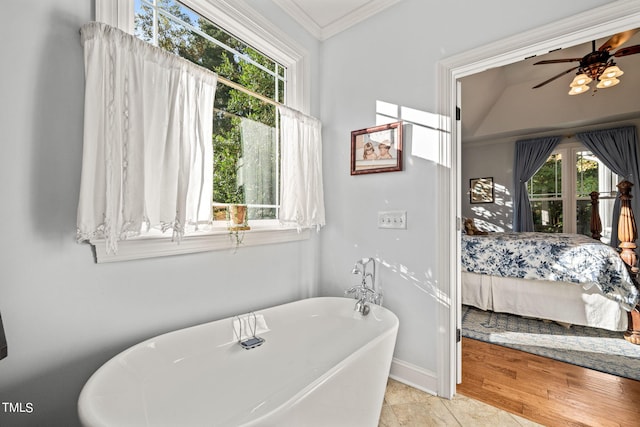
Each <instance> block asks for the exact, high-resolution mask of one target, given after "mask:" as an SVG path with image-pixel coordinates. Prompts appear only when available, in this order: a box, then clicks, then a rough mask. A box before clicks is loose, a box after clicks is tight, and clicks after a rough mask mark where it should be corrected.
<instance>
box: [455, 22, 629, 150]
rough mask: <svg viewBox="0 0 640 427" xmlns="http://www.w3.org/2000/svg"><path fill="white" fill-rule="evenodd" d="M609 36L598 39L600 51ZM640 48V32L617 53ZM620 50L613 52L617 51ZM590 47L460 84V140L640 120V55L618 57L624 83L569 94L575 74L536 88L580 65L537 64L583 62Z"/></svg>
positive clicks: (571, 49)
mask: <svg viewBox="0 0 640 427" xmlns="http://www.w3.org/2000/svg"><path fill="white" fill-rule="evenodd" d="M608 39H609V37H605V38H602V39H598V40H596V43H595V45H596V49H598V48H600V46H601V45H602V44H604V43H605V42H606V41H607V40H608ZM638 44H640V32H638V33H636V34H635V35H634V36H633V37H632V38H631V39H629V40H628V41H626V42H625V43H624V44H622V45H621V46H620V47H619V48H618V49H620V48H624V47H628V46H633V45H638ZM618 49H612V50H611V52H616V51H617V50H618ZM591 51H592V43H591V42H587V43H584V44H581V45H578V46H573V47H567V48H565V49H561V50H556V51H554V52H551V53H548V54H546V55H542V56H536V57H533V58H528V59H525V60H522V61H520V62H516V63H514V64H510V65H507V66H503V67H499V68H494V69H490V70H487V71H484V72H482V73H478V74H474V75H471V76H468V77H464V78H463V79H461V81H462V141H463V143H466V142H473V141H482V140H491V139H496V138H500V137H510V136H514V135H525V134H535V133H541V132H551V131H561V130H563V129H568V128H575V127H583V126H593V125H596V124H599V123H606V122H612V121H617V120H626V119H629V118H635V117H640V54H635V55H628V56H623V57H619V58H615V62H616V63H617V65H618V66H619V67H620V68H621V69H622V70H623V71H624V75H622V76H621V77H620V78H619V79H620V84H618V85H617V86H614V87H611V88H608V89H597V90H594V89H595V84H594V83H591V85H590V86H591V87H592V89H591V90H589V91H588V92H586V93H583V94H580V95H573V96H571V95H569V94H568V92H569V89H570V87H569V84H570V83H571V82H572V80H573V78H574V77H575V75H576V71H575V70H573V71H571V72H568V73H567V74H565V75H562V76H561V77H559V78H557V79H555V80H553V81H552V82H550V83H548V84H546V85H544V86H542V87H540V88H537V89H533V87H534V86H536V85H537V84H539V83H542V82H544V81H546V80H548V79H550V78H552V77H554V76H557V75H558V74H562V73H563V72H565V71H568V70H570V69H571V68H574V67H576V66H578V65H579V63H578V62H571V63H568V62H565V63H557V64H543V65H534V63H536V62H538V61H542V60H552V59H562V58H582V57H583V56H585V55H587V54H588V53H590V52H591Z"/></svg>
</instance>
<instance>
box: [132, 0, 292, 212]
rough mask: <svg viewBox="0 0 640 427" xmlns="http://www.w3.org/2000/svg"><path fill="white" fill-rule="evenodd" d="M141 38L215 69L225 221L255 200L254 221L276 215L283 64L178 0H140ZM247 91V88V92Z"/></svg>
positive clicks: (137, 24)
mask: <svg viewBox="0 0 640 427" xmlns="http://www.w3.org/2000/svg"><path fill="white" fill-rule="evenodd" d="M134 28H135V30H134V32H135V35H136V36H137V37H139V38H141V39H143V40H145V41H147V42H149V43H151V44H154V45H156V46H159V47H161V48H162V49H164V50H167V51H169V52H173V53H175V54H176V55H179V56H182V57H183V58H186V59H189V60H190V61H192V62H194V63H196V64H198V65H201V66H203V67H205V68H208V69H210V70H212V71H215V72H216V73H217V74H218V75H219V76H221V77H223V78H225V79H228V80H229V81H231V82H233V83H234V84H235V85H238V86H240V87H236V86H234V87H231V86H229V85H225V84H224V83H222V84H221V83H220V82H218V87H217V90H216V97H215V105H214V117H213V132H214V135H213V141H212V144H213V152H214V167H213V168H214V176H213V195H212V201H213V203H214V205H217V207H218V210H219V212H221V214H222V215H221V216H217V217H216V218H217V219H221V220H224V219H225V215H224V206H225V205H226V204H238V203H242V204H247V205H248V207H249V212H248V218H249V219H250V220H252V221H255V220H264V219H276V218H277V210H278V198H279V188H278V183H279V176H278V173H279V167H278V165H279V159H280V151H279V141H278V132H277V129H276V128H277V126H278V117H277V115H278V113H277V108H276V104H274V103H271V102H269V101H274V102H277V103H285V87H286V76H287V70H286V67H284V66H283V65H282V64H280V63H278V62H276V61H274V60H272V59H271V58H269V57H268V56H266V55H264V54H262V53H261V52H258V51H257V50H256V49H254V48H252V47H251V46H249V45H248V44H247V43H244V42H243V41H242V40H240V39H238V38H237V37H235V36H233V35H232V34H230V33H229V32H227V31H226V30H225V29H223V28H222V27H220V26H218V25H216V24H214V23H213V22H211V21H210V20H208V19H206V18H204V17H203V16H202V15H200V14H198V13H196V12H195V11H193V10H192V9H189V8H187V7H186V6H184V5H183V4H181V3H179V2H177V1H174V0H155V1H153V0H151V1H147V0H136V1H135V20H134ZM242 88H244V89H246V91H242Z"/></svg>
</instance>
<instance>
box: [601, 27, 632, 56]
mask: <svg viewBox="0 0 640 427" xmlns="http://www.w3.org/2000/svg"><path fill="white" fill-rule="evenodd" d="M638 31H640V28H635V29H633V30H627V31H623V32H621V33H618V34H614V35H613V36H611V38H610V39H609V40H607V41H606V42H604V44H603V45H602V46H600V49H598V50H599V51H604V50H607V51H608V50H612V49H615V48H617V47H618V46H620V45H622V44H623V43H624V42H626V41H627V40H629V39H630V38H631V37H633V35H634V34H635V33H637V32H638Z"/></svg>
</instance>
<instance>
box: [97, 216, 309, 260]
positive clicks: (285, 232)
mask: <svg viewBox="0 0 640 427" xmlns="http://www.w3.org/2000/svg"><path fill="white" fill-rule="evenodd" d="M239 233H241V237H240V238H241V239H242V242H241V243H240V244H239V245H236V237H235V236H234V235H233V234H232V232H230V231H228V230H226V229H222V228H219V229H217V230H215V229H214V230H213V231H206V232H200V233H192V234H190V235H188V236H184V237H183V238H182V240H180V242H175V241H173V240H172V239H171V235H170V233H167V234H169V235H168V236H167V235H165V234H162V233H160V232H158V233H157V234H149V235H145V236H141V237H136V238H133V239H129V240H123V241H120V242H118V253H116V254H113V253H107V250H106V249H107V247H106V244H105V241H104V240H102V239H95V240H91V241H90V244H91V245H92V246H93V248H94V250H95V258H96V263H98V264H101V263H106V262H118V261H130V260H135V259H144V258H157V257H163V256H171V255H183V254H190V253H196V252H207V251H219V250H235V249H241V248H243V247H247V246H258V245H267V244H274V243H285V242H294V241H298V240H306V239H309V237H310V233H311V231H310V230H309V229H304V230H302V231H300V232H298V230H297V229H295V228H284V227H278V228H274V227H264V226H263V227H260V226H256V227H254V226H253V225H252V227H251V230H248V231H240V232H239Z"/></svg>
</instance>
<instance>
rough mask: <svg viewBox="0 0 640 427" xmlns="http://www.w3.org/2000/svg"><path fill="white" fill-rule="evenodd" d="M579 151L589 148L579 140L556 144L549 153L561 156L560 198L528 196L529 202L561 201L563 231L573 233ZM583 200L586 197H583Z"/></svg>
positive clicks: (604, 197)
mask: <svg viewBox="0 0 640 427" xmlns="http://www.w3.org/2000/svg"><path fill="white" fill-rule="evenodd" d="M579 151H589V149H588V148H587V147H585V146H584V145H583V144H581V143H580V142H565V143H561V144H558V146H557V147H556V148H555V149H554V150H553V152H552V153H551V155H553V154H560V155H561V156H562V169H561V171H560V173H561V176H562V187H561V189H560V191H561V192H562V196H561V197H560V198H531V196H529V199H530V200H531V202H534V201H545V200H549V201H551V200H553V201H558V200H559V201H561V202H562V216H563V218H564V220H563V226H562V232H563V233H574V234H575V233H576V230H577V228H578V227H577V218H576V209H577V205H578V204H577V201H578V198H577V194H578V191H577V185H578V182H577V179H576V176H575V164H576V163H575V162H576V156H577V154H578V152H579ZM536 173H538V172H536ZM534 176H535V174H534ZM614 197H615V196H614ZM609 198H611V196H610V195H605V196H603V197H602V199H609ZM583 200H586V199H584V198H583ZM589 200H590V199H589ZM568 218H571V221H567V219H568ZM603 225H604V224H603Z"/></svg>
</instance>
